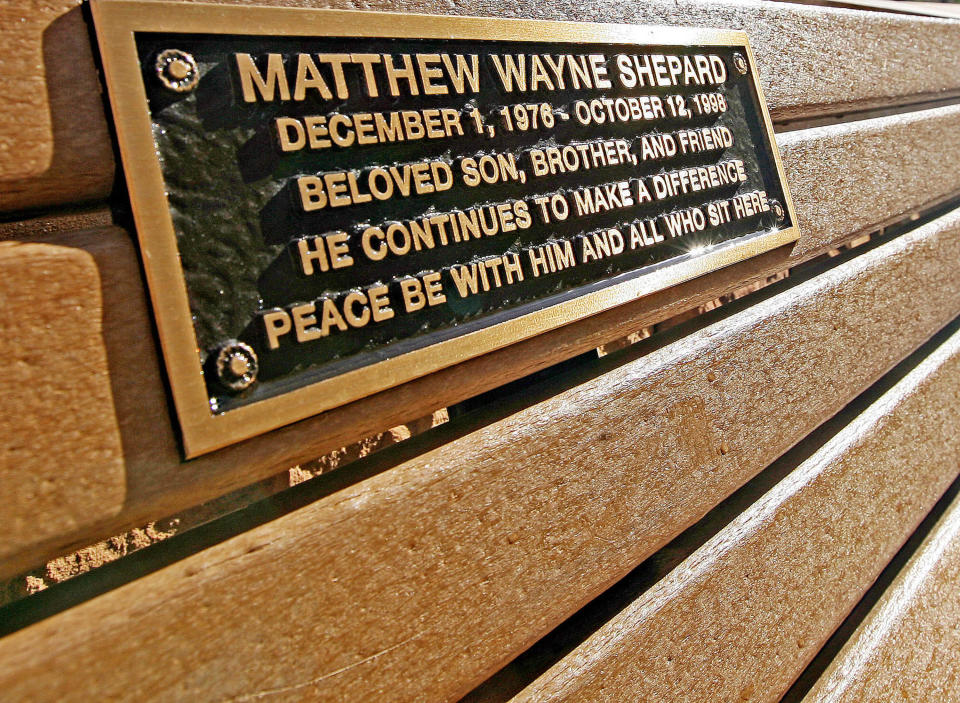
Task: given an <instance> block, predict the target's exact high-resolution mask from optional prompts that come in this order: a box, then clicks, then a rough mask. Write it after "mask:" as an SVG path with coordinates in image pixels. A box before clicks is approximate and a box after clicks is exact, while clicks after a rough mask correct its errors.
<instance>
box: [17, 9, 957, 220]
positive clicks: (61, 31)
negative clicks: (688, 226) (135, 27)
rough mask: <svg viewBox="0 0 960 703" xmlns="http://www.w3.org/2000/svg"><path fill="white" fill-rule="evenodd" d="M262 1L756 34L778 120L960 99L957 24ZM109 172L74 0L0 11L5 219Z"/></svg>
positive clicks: (80, 194) (767, 12)
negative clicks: (697, 28)
mask: <svg viewBox="0 0 960 703" xmlns="http://www.w3.org/2000/svg"><path fill="white" fill-rule="evenodd" d="M238 1H244V0H238ZM262 4H274V5H288V6H297V7H335V8H340V9H374V10H392V11H404V12H425V13H432V14H451V15H458V14H461V15H484V16H491V17H523V18H536V19H554V20H572V21H592V22H628V23H638V24H656V25H687V26H697V27H723V28H729V29H743V30H746V31H747V32H748V33H749V35H750V39H751V42H752V44H753V47H754V51H755V53H756V55H757V58H758V62H759V67H760V74H761V81H762V84H763V87H764V91H765V93H766V95H767V99H768V102H769V104H770V107H771V110H772V113H773V116H774V118H775V119H779V120H785V119H794V118H799V117H804V116H811V115H819V114H824V113H835V112H848V111H851V110H862V109H868V108H872V107H877V106H888V105H891V104H905V103H913V102H918V101H921V100H927V99H933V98H938V97H944V96H950V95H955V94H958V93H960V26H958V25H957V24H956V23H951V22H949V21H945V20H934V19H926V18H917V17H908V16H900V15H881V14H877V13H863V12H851V11H845V10H836V9H829V8H821V7H803V6H797V5H783V4H777V3H765V2H732V1H729V0H728V1H725V2H708V1H706V0H683V1H681V2H674V1H673V0H648V1H647V2H644V3H622V2H613V1H612V0H592V1H591V2H575V1H574V0H558V1H557V2H551V3H538V2H532V1H531V0H528V1H527V2H523V3H519V4H518V3H512V2H506V0H477V1H475V2H471V3H469V4H452V3H449V2H445V0H399V1H398V0H375V1H374V2H367V1H365V0H262ZM891 56H895V57H896V62H895V64H891V61H890V57H891ZM894 66H895V69H894ZM113 175H114V164H113V157H112V148H111V144H110V139H109V134H108V130H107V125H106V119H105V115H104V108H103V103H102V100H101V96H100V92H99V84H98V79H97V75H96V71H95V69H94V64H93V59H92V54H91V49H90V46H89V35H88V29H87V27H86V26H85V23H84V19H83V17H82V15H81V12H80V9H79V2H78V0H11V1H8V2H6V3H4V4H3V5H2V6H0V212H9V211H14V210H26V209H33V208H40V207H47V206H53V205H63V204H66V203H74V202H80V201H87V200H96V199H104V198H106V197H107V196H108V195H109V193H110V188H111V184H112V181H113Z"/></svg>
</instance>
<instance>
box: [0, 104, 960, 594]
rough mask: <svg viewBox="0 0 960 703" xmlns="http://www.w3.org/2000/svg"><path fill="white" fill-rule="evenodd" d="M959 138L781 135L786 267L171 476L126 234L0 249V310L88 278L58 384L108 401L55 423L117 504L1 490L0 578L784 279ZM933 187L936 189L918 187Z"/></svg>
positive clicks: (590, 324)
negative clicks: (3, 303) (96, 352)
mask: <svg viewBox="0 0 960 703" xmlns="http://www.w3.org/2000/svg"><path fill="white" fill-rule="evenodd" d="M957 129H960V108H956V107H951V108H939V109H936V110H928V111H923V112H918V113H914V114H912V115H910V116H909V117H907V118H903V117H898V118H894V117H887V118H880V119H875V120H864V121H861V122H857V123H855V124H853V125H843V126H836V127H831V128H826V127H823V128H817V129H815V130H805V131H801V132H795V133H791V134H789V135H784V146H783V151H784V160H785V166H786V169H787V171H788V175H789V178H790V180H791V182H792V184H793V191H794V197H795V200H796V203H797V211H798V213H799V217H800V224H801V229H802V233H803V234H802V237H801V239H800V241H799V242H798V243H797V245H796V247H795V248H794V252H793V253H791V251H790V250H789V248H786V249H781V250H777V251H774V252H771V253H769V254H766V255H764V256H761V257H758V258H756V259H752V260H750V261H747V262H743V263H742V264H738V265H736V266H732V267H729V268H726V269H723V270H721V271H717V272H715V273H713V274H711V275H709V276H705V277H702V278H699V279H696V280H694V281H690V282H689V283H686V284H683V285H681V286H679V287H677V288H674V289H671V290H669V291H664V292H662V293H658V294H655V295H652V296H648V297H647V298H643V299H641V300H638V301H637V302H635V303H631V304H629V305H625V306H622V307H620V308H616V309H614V310H611V311H608V312H606V313H603V314H600V315H596V316H594V317H592V318H589V319H587V320H584V321H582V322H580V323H578V324H576V325H571V326H568V327H565V328H561V329H559V330H556V331H554V332H552V333H549V334H546V335H543V336H541V337H538V338H536V339H532V340H529V341H527V342H523V343H521V344H518V345H514V346H513V347H509V348H506V349H503V350H501V351H498V352H495V353H493V354H488V355H486V356H483V357H480V358H477V359H473V360H470V361H468V362H465V363H463V364H460V365H458V366H456V367H453V368H450V369H446V370H444V371H441V372H439V373H437V374H434V375H432V376H429V377H426V378H423V379H419V380H417V381H414V382H412V383H408V384H406V385H404V386H402V387H399V388H396V389H392V390H389V391H385V392H383V393H380V394H378V395H375V396H372V397H370V398H368V399H365V400H362V401H358V402H356V403H353V404H351V405H348V406H345V407H344V408H341V409H338V410H336V411H332V412H329V413H325V414H323V415H319V416H317V417H315V418H312V419H309V420H306V421H304V422H301V423H298V424H297V425H293V426H291V427H288V428H285V429H282V430H279V431H276V432H272V433H270V434H268V435H265V436H263V437H260V438H257V439H255V440H252V441H250V442H246V443H243V444H241V445H237V446H234V447H232V448H228V449H225V450H222V451H220V452H217V453H214V454H211V455H209V456H207V457H204V458H201V459H198V460H195V461H192V462H190V463H187V464H184V463H182V462H181V459H180V450H179V447H178V443H177V439H176V434H175V431H174V428H173V426H172V425H171V423H170V415H169V410H168V404H167V397H166V394H165V390H164V388H163V383H162V379H163V371H162V369H161V367H160V364H159V362H158V360H157V356H156V351H155V349H156V345H155V342H154V339H153V332H152V328H151V323H150V318H149V313H148V312H147V308H146V305H145V302H144V297H145V296H144V292H143V290H142V284H141V279H140V270H139V264H138V262H137V258H136V253H135V251H134V249H133V247H132V245H131V243H130V240H129V237H128V236H127V235H126V233H124V232H122V231H121V230H118V229H115V228H105V229H99V230H95V231H91V232H88V233H82V234H78V235H75V236H66V235H60V236H58V237H57V238H55V239H52V240H47V242H48V243H46V244H44V247H46V249H43V250H37V252H39V251H47V252H49V254H50V258H49V260H48V261H47V262H46V263H45V264H44V265H43V266H41V265H39V264H37V265H30V266H17V265H16V262H15V252H16V249H12V250H10V251H11V252H14V253H11V254H9V256H10V262H9V267H8V270H9V275H8V276H7V277H6V278H4V279H0V280H2V283H0V297H2V296H5V295H6V294H5V293H4V292H2V291H6V290H8V289H9V290H11V291H31V290H33V289H34V288H42V286H43V285H44V284H43V279H42V277H41V276H40V274H41V273H42V272H43V271H44V270H45V269H46V268H47V267H53V268H55V267H56V265H57V262H58V261H59V260H60V258H61V257H62V256H65V255H66V253H64V252H60V251H59V250H60V249H61V248H66V249H77V250H79V252H80V256H79V259H78V260H82V261H83V262H85V265H86V266H88V267H90V270H89V272H88V273H87V274H86V275H85V276H84V277H77V278H76V279H75V282H74V284H73V285H74V286H75V287H76V289H77V295H76V300H77V305H78V306H79V307H78V308H77V309H76V310H75V311H69V312H68V311H66V310H65V309H63V308H58V311H59V312H56V311H54V312H56V314H61V315H73V316H84V317H87V318H91V319H96V320H99V321H100V326H99V327H96V328H94V327H91V328H89V330H90V332H91V334H92V335H93V338H92V339H86V340H77V341H76V343H77V344H78V345H81V346H83V345H85V344H86V345H89V344H94V345H99V346H100V348H101V349H102V351H101V356H100V357H98V359H102V358H103V357H105V358H106V363H105V364H103V363H102V361H96V363H93V362H92V363H90V364H88V365H86V366H78V365H71V366H70V367H69V369H68V370H69V373H70V374H71V375H72V377H73V378H75V379H76V381H77V382H78V383H102V382H103V379H104V378H105V377H109V383H110V388H111V390H112V397H111V398H109V399H107V400H104V401H103V402H100V401H96V400H95V399H94V398H93V397H91V398H90V399H88V400H87V401H86V405H85V406H84V407H83V408H82V409H81V408H72V409H70V411H69V412H64V414H63V417H64V418H70V417H72V416H73V414H74V413H80V412H82V413H83V414H84V416H85V417H87V418H90V420H89V421H90V422H94V423H96V422H99V424H97V425H96V427H95V429H94V428H93V427H91V429H90V431H88V432H86V433H84V435H83V436H84V441H85V442H86V443H87V444H88V451H89V455H90V456H97V457H98V459H97V461H85V460H82V456H84V455H78V457H77V458H75V459H74V460H72V461H71V462H70V466H71V474H70V475H71V476H72V477H73V480H74V481H76V482H77V485H78V486H84V485H87V484H90V485H93V484H95V483H96V482H97V481H100V480H102V476H103V475H105V474H106V475H113V476H119V477H122V485H123V496H124V499H123V501H122V502H118V501H117V500H116V499H115V496H116V495H117V491H118V490H119V489H118V488H117V487H115V486H114V487H110V488H109V490H107V491H106V492H105V495H104V496H103V500H102V502H101V503H100V504H99V507H97V506H95V505H93V504H91V503H90V502H89V501H87V500H86V499H82V500H81V501H80V504H82V505H84V506H85V508H84V511H83V513H84V516H85V519H84V522H83V525H82V526H81V525H77V527H76V529H73V528H70V527H69V522H68V519H67V518H64V516H63V515H61V514H59V513H60V511H61V510H63V511H65V512H69V510H68V509H67V506H69V505H71V504H72V503H71V502H70V501H69V500H66V501H65V502H64V503H63V508H62V509H61V508H58V507H57V505H56V504H53V503H51V504H47V508H46V509H38V508H37V506H34V505H31V504H30V503H28V502H17V501H11V500H6V499H5V498H4V495H5V492H4V491H2V490H0V512H2V513H3V514H6V515H9V516H11V519H10V520H5V521H0V576H12V575H15V574H16V573H19V572H21V571H25V570H27V569H28V568H32V567H34V566H37V565H42V564H43V563H44V562H45V561H46V560H47V559H48V558H50V557H53V556H58V555H60V554H64V553H68V552H70V551H72V550H73V549H76V548H79V547H83V546H86V545H87V544H89V543H91V542H94V541H96V540H98V539H104V538H107V537H110V536H111V535H113V534H116V533H117V532H118V531H121V530H124V529H128V528H130V527H136V526H139V525H142V524H145V523H146V522H148V521H150V520H155V519H159V518H162V517H165V516H167V515H171V514H173V513H176V512H179V511H182V510H184V509H186V508H189V507H192V506H194V505H197V504H199V503H202V502H204V501H206V500H210V499H212V498H216V497H218V496H220V495H223V494H225V493H227V492H229V491H231V490H235V489H238V488H242V487H243V486H246V485H249V484H251V483H253V482H255V481H258V480H260V479H264V478H267V477H269V476H271V475H273V474H274V473H276V472H279V471H283V470H284V469H286V468H288V467H290V466H292V465H293V464H296V463H299V462H301V461H306V460H310V459H313V458H315V457H317V456H320V455H322V454H323V453H325V452H328V451H331V450H333V449H336V448H339V447H341V446H344V445H345V444H348V443H350V442H352V441H355V440H358V439H360V438H363V437H366V436H369V435H371V434H374V433H376V432H380V431H384V430H386V429H388V428H389V427H392V426H395V425H398V424H402V423H404V422H406V421H408V420H410V419H411V418H416V417H422V416H424V415H427V414H429V413H430V412H432V411H433V410H435V409H436V408H439V407H444V406H446V405H449V404H452V403H456V402H459V401H462V400H465V399H467V398H470V397H472V396H475V395H477V394H479V393H482V392H484V391H487V390H490V389H491V388H495V387H497V386H499V385H502V384H504V383H507V382H509V381H512V380H515V379H517V378H522V377H524V376H527V375H529V374H531V373H533V372H535V371H538V370H540V369H543V368H545V367H547V366H549V365H551V364H555V363H557V362H559V361H562V360H564V359H568V358H571V357H573V356H575V355H577V354H580V353H582V352H584V351H587V350H589V349H591V348H592V347H595V346H598V345H600V344H604V343H606V342H610V341H612V340H614V339H617V338H618V337H622V336H624V335H626V334H629V333H630V332H633V331H635V330H637V329H640V328H641V327H643V326H645V325H648V324H652V323H653V322H656V321H658V320H662V319H665V318H666V317H669V316H670V315H673V314H676V313H679V312H683V311H685V310H688V309H690V308H692V307H695V306H696V305H699V304H702V303H704V302H706V301H708V300H711V299H713V298H716V297H717V296H718V295H721V294H723V293H726V292H729V291H731V290H734V289H736V288H738V287H740V286H742V285H744V284H745V283H749V282H751V281H754V280H758V279H760V278H763V277H765V276H768V275H770V274H773V273H776V272H778V271H782V270H784V269H786V268H788V267H790V266H794V265H796V264H798V263H800V262H801V261H803V260H806V259H808V258H810V257H812V256H814V255H816V254H818V253H821V252H823V251H825V250H827V249H829V248H830V247H833V246H836V245H837V244H838V243H840V242H843V241H845V240H847V239H849V238H851V237H853V236H855V235H856V234H857V233H858V232H859V231H861V230H863V229H870V228H872V227H876V226H878V225H880V224H881V223H883V222H885V221H887V220H890V219H895V218H897V217H901V216H902V215H903V214H904V213H906V212H910V211H912V210H913V209H915V208H917V207H920V206H922V205H924V204H928V203H929V202H930V201H931V200H933V201H936V200H940V199H942V198H944V197H946V196H947V195H948V194H950V193H951V192H952V190H953V189H954V188H955V184H956V183H958V182H960V143H957V142H956V141H955V140H953V141H944V140H943V139H942V134H943V133H944V132H949V131H952V130H957ZM932 172H938V173H939V174H940V176H942V177H941V178H937V179H931V178H930V173H932ZM831 186H832V188H833V191H832V193H831V190H830V189H831ZM0 246H8V247H11V246H14V245H12V244H9V243H8V244H6V245H4V244H0ZM38 255H39V254H38V253H35V254H34V256H38ZM84 282H85V283H84ZM5 299H6V300H9V304H8V306H7V309H6V311H5V315H7V316H8V319H9V320H10V325H11V328H12V329H16V328H17V326H18V325H25V326H29V325H30V324H31V322H30V321H31V319H32V317H33V316H34V315H35V306H34V304H33V303H31V301H30V297H29V295H23V294H18V295H16V296H13V295H11V296H9V297H8V298H5ZM48 314H54V313H52V312H51V313H48ZM21 320H22V322H21ZM8 344H10V345H11V349H15V346H16V340H15V339H14V336H12V335H11V336H0V354H9V353H15V351H7V347H6V345H8ZM34 363H35V364H36V365H37V368H36V371H35V373H32V374H31V375H30V376H26V375H24V376H20V375H18V372H17V369H16V368H14V369H12V370H11V371H10V372H9V373H8V375H7V382H8V383H9V384H10V387H11V388H21V389H22V390H21V391H20V392H27V391H28V390H29V391H31V392H32V391H33V389H34V387H35V385H34V384H36V382H37V381H36V379H42V378H51V379H56V378H59V377H61V376H63V374H64V369H63V364H62V359H61V356H60V355H58V354H56V353H49V354H45V355H43V356H38V357H36V358H35V361H34ZM43 387H44V386H43V385H42V384H40V385H39V386H36V388H38V389H43ZM11 397H12V396H11ZM2 417H3V422H2V429H3V432H2V434H0V436H2V437H3V438H4V440H3V441H5V442H7V443H9V444H14V445H16V444H19V445H22V446H29V447H30V451H31V452H32V455H33V456H34V457H35V458H34V459H33V460H32V461H30V462H24V463H10V464H7V465H5V466H3V467H2V468H0V483H2V485H4V486H6V485H10V486H15V485H19V484H20V483H22V482H27V483H29V482H30V481H31V480H32V479H30V478H29V476H30V474H31V472H33V471H34V470H35V465H36V464H38V463H42V462H43V457H44V456H47V455H49V454H51V453H53V454H54V455H56V452H58V451H59V448H58V447H59V445H58V438H57V435H56V434H55V433H47V434H40V435H38V434H37V433H36V431H35V428H36V427H37V424H38V422H39V420H37V418H35V417H34V416H33V415H32V414H31V413H20V412H18V413H13V412H9V413H6V414H4V415H3V416H2ZM78 490H81V491H82V490H83V489H82V488H78Z"/></svg>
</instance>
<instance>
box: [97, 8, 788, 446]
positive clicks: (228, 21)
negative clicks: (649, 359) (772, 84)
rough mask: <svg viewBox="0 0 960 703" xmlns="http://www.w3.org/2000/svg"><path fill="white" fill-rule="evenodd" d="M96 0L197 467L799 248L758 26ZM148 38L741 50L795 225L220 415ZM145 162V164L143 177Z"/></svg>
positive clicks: (117, 121) (110, 85)
mask: <svg viewBox="0 0 960 703" xmlns="http://www.w3.org/2000/svg"><path fill="white" fill-rule="evenodd" d="M90 5H91V9H92V14H93V18H94V23H95V27H96V34H97V39H98V43H99V47H100V55H101V60H102V63H103V70H104V73H105V77H106V83H107V91H108V94H109V98H110V104H111V109H112V112H113V117H114V125H115V129H116V135H117V140H118V143H119V149H120V155H121V158H122V161H123V164H124V172H125V176H126V183H127V188H128V190H129V195H130V201H131V207H132V210H133V217H134V222H135V225H136V229H137V237H138V240H139V244H140V248H141V254H142V260H143V265H144V269H145V272H146V277H147V282H148V288H149V291H150V299H151V302H152V305H153V310H154V314H155V320H156V325H157V331H158V334H159V338H160V344H161V347H162V350H163V358H164V361H165V364H166V370H167V373H168V376H169V382H170V391H171V394H172V396H173V402H174V405H175V408H176V417H177V418H178V419H179V424H180V430H181V435H182V440H183V450H184V455H185V457H186V458H187V459H190V458H193V457H196V456H199V455H201V454H205V453H208V452H211V451H214V450H216V449H220V448H222V447H225V446H227V445H230V444H233V443H236V442H239V441H242V440H245V439H249V438H250V437H253V436H256V435H259V434H263V433H265V432H268V431H270V430H274V429H277V428H279V427H283V426H285V425H289V424H292V423H294V422H297V421H300V420H303V419H305V418H307V417H310V416H312V415H316V414H319V413H321V412H324V411H328V410H331V409H333V408H336V407H340V406H343V405H346V404H348V403H350V402H353V401H356V400H358V399H360V398H363V397H366V396H369V395H373V394H375V393H378V392H380V391H383V390H386V389H388V388H392V387H395V386H399V385H402V384H403V383H407V382H409V381H412V380H414V379H416V378H419V377H422V376H426V375H428V374H430V373H433V372H435V371H438V370H440V369H443V368H447V367H449V366H453V365H456V364H457V363H459V362H461V361H465V360H467V359H470V358H474V357H477V356H481V355H483V354H486V353H489V352H491V351H494V350H497V349H500V348H503V347H506V346H508V345H511V344H515V343H517V342H520V341H522V340H524V339H528V338H531V337H535V336H537V335H539V334H542V333H544V332H547V331H549V330H552V329H556V328H558V327H561V326H563V325H566V324H569V323H572V322H575V321H577V320H581V319H584V318H586V317H589V316H591V315H594V314H597V313H599V312H602V311H604V310H608V309H610V308H613V307H616V306H619V305H623V304H625V303H628V302H630V301H633V300H636V299H637V298H640V297H642V296H645V295H649V294H651V293H654V292H657V291H660V290H664V289H666V288H669V287H671V286H674V285H676V284H679V283H682V282H684V281H688V280H690V279H692V278H695V277H697V276H701V275H703V274H706V273H709V272H711V271H714V270H717V269H720V268H723V267H725V266H729V265H731V264H734V263H737V262H740V261H743V260H745V259H748V258H751V257H754V256H757V255H759V254H762V253H764V252H767V251H770V250H772V249H775V248H777V247H780V246H783V245H786V244H789V243H791V242H794V241H796V240H797V239H798V238H799V236H800V232H799V228H798V226H797V224H796V213H795V210H794V205H793V200H792V198H791V196H790V191H789V187H788V184H787V180H786V176H785V174H784V170H783V165H782V163H781V158H780V152H779V149H778V148H777V146H776V141H775V139H774V135H773V126H772V123H771V120H770V113H769V110H768V108H767V105H766V100H765V98H764V95H763V90H762V88H761V86H760V83H759V80H757V67H756V61H755V59H754V55H753V51H752V49H751V47H750V43H749V40H748V38H747V34H746V33H745V32H741V31H733V30H720V29H697V28H686V27H672V26H668V27H661V26H644V25H623V24H600V23H590V22H559V21H543V20H519V19H494V18H484V17H459V16H441V15H422V14H400V13H385V12H367V11H363V12H360V11H348V10H327V9H313V8H289V7H263V6H238V5H213V4H201V3H179V2H167V1H163V0H149V1H144V2H139V1H136V0H91V3H90ZM136 32H170V33H176V32H182V33H198V34H207V35H229V34H233V35H244V36H345V37H366V38H377V37H384V38H391V37H392V38H422V39H444V38H449V39H474V40H501V41H515V42H523V41H541V42H551V41H555V42H568V43H574V44H585V43H594V44H635V45H661V46H684V47H685V46H690V45H698V46H737V47H742V48H743V50H744V52H745V54H746V58H747V62H748V66H749V68H748V78H749V80H750V81H751V84H752V87H753V88H754V90H755V92H756V96H757V99H758V103H759V107H760V117H761V121H762V125H761V126H762V128H763V131H764V136H765V137H766V139H767V140H768V142H769V144H770V151H771V157H772V160H773V163H774V164H775V167H776V174H777V177H778V179H779V181H780V185H781V187H782V189H783V196H784V198H783V199H784V202H783V206H784V208H786V210H787V213H788V215H789V221H790V223H791V224H790V226H789V227H786V228H784V229H781V230H778V231H775V232H771V233H767V234H758V235H755V236H753V237H750V238H748V239H746V240H745V241H733V242H730V243H728V244H720V245H717V246H716V247H715V248H711V249H710V250H709V251H707V252H706V253H701V254H698V255H696V256H691V258H689V259H682V260H679V261H670V262H669V263H668V264H667V265H666V266H664V267H662V268H657V269H655V270H653V271H650V272H648V273H645V274H642V275H639V276H635V277H633V278H630V279H629V280H626V281H622V282H619V283H615V284H612V285H610V286H607V287H604V288H602V289H600V290H595V291H592V292H588V293H585V294H583V295H580V296H578V297H575V298H573V299H570V300H566V301H563V302H560V303H557V304H554V305H550V306H547V307H544V308H542V309H540V310H537V311H534V312H529V313H527V314H523V315H519V316H517V317H513V318H510V319H509V320H506V321H502V322H498V323H495V324H492V325H490V326H487V327H484V328H482V329H479V330H475V331H472V332H467V333H465V334H463V335H458V336H454V337H453V338H451V339H446V340H442V341H439V342H436V343H434V344H431V345H429V346H425V347H423V348H420V349H416V350H413V351H409V352H406V353H403V354H399V355H396V356H392V357H389V358H386V359H384V360H381V361H378V362H376V363H374V364H371V365H368V366H364V367H361V368H359V369H354V370H351V371H347V372H345V373H343V374H340V375H337V376H333V377H330V378H327V379H324V380H320V381H317V382H315V383H311V384H308V385H304V386H301V387H299V388H296V389H294V390H290V391H286V392H284V393H282V394H280V395H277V396H274V397H270V398H266V399H263V400H259V401H257V402H254V403H251V404H249V405H245V406H241V407H237V408H234V409H231V410H228V411H226V412H223V413H220V414H217V413H215V412H213V411H212V410H211V407H210V401H209V396H208V391H207V388H206V384H205V382H204V378H203V368H202V362H201V359H200V355H199V353H198V344H197V338H196V334H195V331H194V328H193V322H192V319H191V311H190V306H189V302H188V295H187V286H186V280H185V278H184V275H183V271H182V268H181V265H180V258H179V253H178V249H177V241H176V235H175V233H174V227H173V220H172V217H171V215H170V212H169V206H168V203H167V199H166V192H165V185H164V179H163V175H162V172H161V166H160V162H159V159H158V158H157V154H156V149H155V145H154V140H153V134H152V129H151V118H150V114H149V109H148V101H147V95H146V90H145V86H144V84H143V79H142V72H141V66H140V62H139V59H138V56H137V47H136V43H135V38H134V34H135V33H136ZM132 164H136V172H135V173H134V171H133V169H132V168H131V165H132Z"/></svg>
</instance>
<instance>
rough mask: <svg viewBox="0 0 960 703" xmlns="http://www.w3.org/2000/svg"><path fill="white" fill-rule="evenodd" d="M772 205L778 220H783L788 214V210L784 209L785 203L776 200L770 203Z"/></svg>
mask: <svg viewBox="0 0 960 703" xmlns="http://www.w3.org/2000/svg"><path fill="white" fill-rule="evenodd" d="M770 207H771V208H772V209H773V214H774V215H776V217H777V221H778V222H783V218H785V217H786V216H787V212H786V210H784V209H783V205H781V204H780V203H778V202H777V201H776V200H774V201H773V202H771V203H770Z"/></svg>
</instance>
